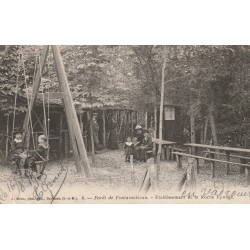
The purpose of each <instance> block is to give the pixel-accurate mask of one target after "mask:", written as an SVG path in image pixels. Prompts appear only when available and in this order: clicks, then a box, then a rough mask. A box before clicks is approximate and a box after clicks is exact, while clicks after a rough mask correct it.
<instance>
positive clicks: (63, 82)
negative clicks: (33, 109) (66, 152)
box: [52, 45, 90, 178]
mask: <svg viewBox="0 0 250 250" xmlns="http://www.w3.org/2000/svg"><path fill="white" fill-rule="evenodd" d="M52 51H53V56H54V60H55V66H56V71H57V75H58V80H59V83H60V86H61V91H62V92H63V100H64V104H65V109H67V114H70V118H71V120H70V121H68V124H70V123H71V124H72V130H73V131H72V134H74V135H75V138H74V140H75V141H76V144H77V149H78V154H79V155H80V160H81V163H82V168H79V167H77V171H78V172H82V170H83V171H84V174H85V176H86V178H88V177H90V171H89V168H90V166H89V162H88V157H87V152H86V148H85V145H84V142H83V138H82V134H81V129H80V125H79V122H78V119H77V114H76V110H75V106H74V103H73V99H72V96H71V93H70V88H69V84H68V80H67V76H66V73H65V69H64V65H63V62H62V58H61V55H60V52H59V49H58V47H57V46H55V45H52ZM69 129H70V127H69ZM73 150H75V149H74V148H73ZM75 153H76V154H77V152H75Z"/></svg>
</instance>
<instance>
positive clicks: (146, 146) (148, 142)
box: [138, 130, 153, 162]
mask: <svg viewBox="0 0 250 250" xmlns="http://www.w3.org/2000/svg"><path fill="white" fill-rule="evenodd" d="M143 136H144V137H143V140H142V144H141V147H140V148H139V150H138V157H139V160H140V161H144V162H146V160H147V156H146V152H147V151H149V150H152V149H153V142H152V138H151V137H150V136H149V131H148V130H144V131H143Z"/></svg>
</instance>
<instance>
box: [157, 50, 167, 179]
mask: <svg viewBox="0 0 250 250" xmlns="http://www.w3.org/2000/svg"><path fill="white" fill-rule="evenodd" d="M166 53H167V51H166V46H164V47H163V64H162V77H161V102H160V120H159V147H158V152H157V158H156V162H157V180H159V173H160V157H161V149H162V144H161V143H162V121H163V103H164V87H165V86H164V84H165V83H164V82H165V68H166V60H167V56H166Z"/></svg>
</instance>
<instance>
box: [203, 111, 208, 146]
mask: <svg viewBox="0 0 250 250" xmlns="http://www.w3.org/2000/svg"><path fill="white" fill-rule="evenodd" d="M208 121H209V120H208V115H207V116H206V120H205V126H204V137H203V143H204V144H206V142H207V129H208Z"/></svg>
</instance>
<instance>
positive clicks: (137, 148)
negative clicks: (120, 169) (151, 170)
mask: <svg viewBox="0 0 250 250" xmlns="http://www.w3.org/2000/svg"><path fill="white" fill-rule="evenodd" d="M135 130H136V136H135V137H136V144H135V160H140V150H141V149H140V148H141V145H142V141H143V138H144V135H143V130H142V127H141V125H137V126H136V127H135Z"/></svg>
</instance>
